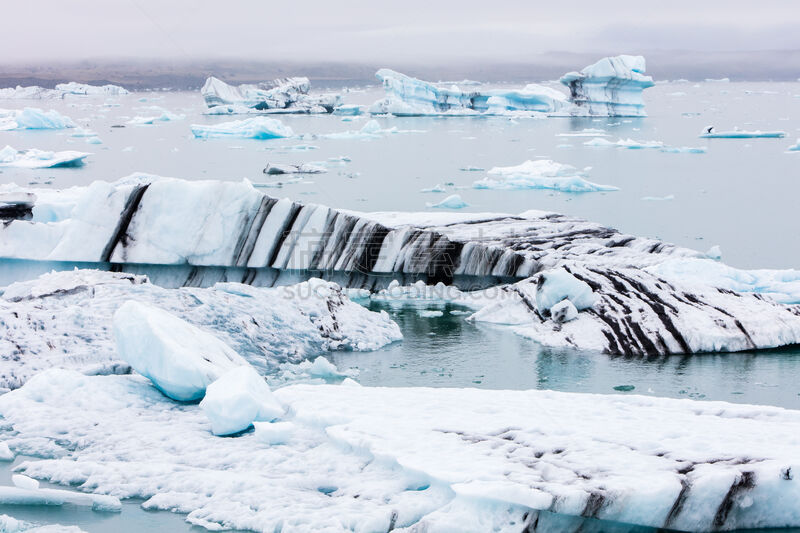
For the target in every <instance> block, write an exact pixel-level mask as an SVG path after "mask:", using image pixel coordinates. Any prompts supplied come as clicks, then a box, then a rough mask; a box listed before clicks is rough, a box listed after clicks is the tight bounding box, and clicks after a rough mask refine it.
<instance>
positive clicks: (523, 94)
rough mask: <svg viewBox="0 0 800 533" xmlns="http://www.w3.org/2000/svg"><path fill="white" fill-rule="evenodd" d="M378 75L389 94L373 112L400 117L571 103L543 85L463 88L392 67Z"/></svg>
mask: <svg viewBox="0 0 800 533" xmlns="http://www.w3.org/2000/svg"><path fill="white" fill-rule="evenodd" d="M375 76H376V77H377V78H378V79H379V80H380V81H381V83H383V88H384V90H385V91H386V97H385V98H383V99H381V100H378V101H377V102H375V103H374V104H372V106H371V107H370V109H369V111H370V113H372V114H387V113H389V114H392V115H396V116H424V115H476V114H505V113H508V112H513V111H526V112H541V113H550V112H553V111H559V110H561V109H563V108H565V107H566V106H567V98H566V95H564V94H563V93H561V92H559V91H557V90H555V89H551V88H550V87H544V86H542V85H536V84H531V85H526V86H525V88H524V89H515V90H501V89H494V90H492V89H490V90H480V91H477V90H476V91H462V90H461V89H459V88H458V87H457V86H455V85H453V86H451V87H442V86H439V85H435V84H433V83H429V82H426V81H422V80H418V79H416V78H412V77H410V76H406V75H405V74H401V73H399V72H395V71H393V70H390V69H385V68H384V69H380V70H379V71H378V72H377V73H376V74H375Z"/></svg>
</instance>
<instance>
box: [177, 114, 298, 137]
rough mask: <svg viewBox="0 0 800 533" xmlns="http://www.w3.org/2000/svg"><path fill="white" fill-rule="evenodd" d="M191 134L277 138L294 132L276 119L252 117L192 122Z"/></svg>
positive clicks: (199, 135)
mask: <svg viewBox="0 0 800 533" xmlns="http://www.w3.org/2000/svg"><path fill="white" fill-rule="evenodd" d="M192 134H193V135H194V136H195V137H197V138H200V139H213V138H238V139H278V138H281V137H291V136H292V135H294V132H293V131H292V128H290V127H288V126H285V125H284V124H283V123H282V122H281V121H280V120H278V119H275V118H268V117H252V118H246V119H244V120H234V121H231V122H223V123H220V124H215V125H205V124H192Z"/></svg>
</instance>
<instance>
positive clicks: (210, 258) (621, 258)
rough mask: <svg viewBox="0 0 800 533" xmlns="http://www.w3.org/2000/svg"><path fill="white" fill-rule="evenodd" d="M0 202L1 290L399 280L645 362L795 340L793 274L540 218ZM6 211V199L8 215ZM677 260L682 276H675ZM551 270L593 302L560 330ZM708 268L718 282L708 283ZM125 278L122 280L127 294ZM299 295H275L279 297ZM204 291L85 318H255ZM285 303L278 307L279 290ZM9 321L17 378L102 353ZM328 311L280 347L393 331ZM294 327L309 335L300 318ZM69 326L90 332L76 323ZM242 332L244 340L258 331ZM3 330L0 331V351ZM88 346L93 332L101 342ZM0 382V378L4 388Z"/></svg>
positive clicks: (243, 202)
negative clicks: (96, 279) (138, 312)
mask: <svg viewBox="0 0 800 533" xmlns="http://www.w3.org/2000/svg"><path fill="white" fill-rule="evenodd" d="M0 194H3V195H10V196H11V200H12V202H11V203H9V204H8V205H9V209H8V210H4V209H0V216H1V217H2V218H3V224H0V258H3V259H15V261H2V262H0V276H3V277H5V279H9V278H10V277H13V278H15V279H21V278H23V277H25V276H31V275H32V273H38V272H42V271H45V270H50V269H52V268H61V269H63V268H65V267H66V268H71V266H72V265H73V264H75V262H78V261H80V262H83V264H84V265H86V264H95V265H97V266H98V267H101V268H108V265H109V263H114V264H115V265H117V268H118V269H120V270H122V271H127V272H132V273H137V272H138V273H147V274H148V275H150V276H151V277H152V279H153V280H154V281H155V282H156V283H160V284H162V285H165V286H171V287H177V286H182V285H191V286H194V287H197V286H211V285H215V283H217V282H219V281H237V282H244V283H247V284H252V285H256V286H263V285H267V286H273V285H281V284H286V283H296V282H297V281H298V280H300V279H305V278H306V277H312V276H324V277H326V278H328V279H330V280H333V281H337V282H339V283H340V284H341V285H343V286H346V287H356V288H359V289H372V290H380V289H383V288H385V287H386V286H387V284H388V282H389V281H391V280H392V279H396V280H398V282H399V283H401V284H403V285H406V284H410V283H414V282H416V281H421V282H423V283H428V284H436V283H438V282H442V283H445V284H447V285H453V286H455V287H458V288H460V289H469V290H470V291H471V292H469V293H466V292H465V293H464V294H468V295H470V299H471V300H472V302H471V303H472V304H474V305H472V308H474V309H476V310H477V312H476V313H475V315H473V317H472V319H473V320H482V321H487V322H494V323H498V324H512V325H514V331H516V332H517V333H520V334H522V335H526V336H529V337H531V338H533V339H535V340H536V341H538V342H540V343H542V344H546V345H552V346H571V347H577V348H582V349H587V350H596V351H601V352H607V353H614V354H628V355H632V356H649V355H656V354H671V353H697V352H716V351H721V352H724V351H740V350H752V349H758V348H772V347H777V346H784V345H788V344H795V343H798V342H800V308H798V306H796V305H786V304H796V303H800V272H798V271H795V270H737V269H733V268H732V267H728V266H726V265H722V264H721V263H719V262H716V261H713V260H711V259H709V258H707V257H706V256H705V254H704V253H702V252H698V251H695V250H689V249H686V248H681V247H677V246H674V245H671V244H668V243H664V242H662V241H659V240H655V239H646V238H639V237H634V236H631V235H625V234H621V233H619V232H618V231H616V230H614V229H612V228H608V227H604V226H602V225H599V224H596V223H592V222H587V221H585V220H581V219H577V218H573V217H567V216H563V215H558V214H555V213H548V212H541V211H529V212H525V213H521V214H519V215H507V214H497V213H457V212H452V211H438V210H437V211H429V212H423V213H368V214H364V213H356V212H352V211H340V210H335V209H331V208H328V207H325V206H320V205H315V204H301V203H297V202H292V201H290V200H277V199H275V198H271V197H269V196H267V195H265V194H264V193H263V192H261V191H260V190H258V189H256V188H254V187H253V186H252V185H251V184H250V183H249V182H246V181H245V182H240V183H234V182H214V181H183V180H176V179H167V178H157V177H152V176H150V177H146V176H138V177H130V178H127V179H123V180H120V181H119V182H116V183H113V184H109V183H104V182H95V183H94V184H92V185H91V186H88V187H76V188H71V189H67V190H64V191H55V190H50V189H24V188H21V187H16V186H13V185H0ZM23 196H24V197H23ZM18 201H22V202H23V203H22V204H17V203H14V202H18ZM176 228H178V229H177V230H176ZM321 235H322V236H323V237H322V238H321V237H320V236H321ZM689 259H692V260H693V261H697V263H690V262H689V261H688V260H689ZM53 261H60V263H54V262H53ZM672 261H675V262H676V263H677V265H681V264H683V265H689V264H691V265H692V268H693V269H694V270H695V272H696V274H695V275H694V277H690V276H687V275H685V274H684V273H682V272H681V270H680V269H679V268H677V267H676V266H674V265H673V263H672ZM558 268H563V269H565V270H567V271H568V272H570V274H572V275H573V276H574V277H575V278H577V279H579V280H581V281H584V282H586V283H587V284H588V285H589V286H590V287H592V291H593V292H594V293H595V295H596V303H595V305H594V306H593V307H592V308H591V309H585V310H581V311H580V312H579V316H578V317H577V318H575V319H574V320H570V321H568V322H566V323H563V324H560V323H557V322H555V321H554V320H552V319H551V318H549V317H548V316H547V314H546V313H545V312H543V311H542V310H539V309H537V307H536V298H535V295H536V287H537V284H538V283H539V280H540V278H541V276H542V275H545V276H546V275H547V273H548V272H549V271H551V270H553V269H558ZM721 268H724V269H726V270H725V271H724V272H723V271H720V269H721ZM33 275H35V274H33ZM53 279H58V278H53ZM137 279H138V278H137ZM125 283H127V284H128V285H132V282H131V281H127V282H125ZM315 283H317V284H318V285H314V286H318V287H320V288H321V289H324V291H326V292H330V295H329V296H327V297H325V298H323V297H320V298H315V299H311V300H310V301H311V302H316V303H315V304H314V305H319V306H323V305H326V306H327V305H328V304H330V302H329V299H332V300H333V301H338V300H337V298H342V297H343V294H342V293H340V292H339V293H337V292H336V291H337V290H338V289H336V290H334V289H333V288H331V287H330V286H328V285H327V284H325V283H326V282H321V281H318V282H315ZM145 285H146V288H144V289H142V288H140V287H144V286H145ZM19 286H20V287H23V288H24V287H28V285H25V284H22V285H19ZM308 286H309V285H304V284H300V285H292V287H296V290H301V289H302V288H303V287H308ZM13 287H14V286H12V287H10V288H9V289H7V290H6V291H5V294H4V296H3V298H2V299H0V303H3V301H4V300H5V301H11V302H12V303H13V301H14V300H16V299H17V298H18V297H19V296H18V295H19V291H20V289H13V290H12V288H13ZM222 287H224V290H227V291H232V292H235V293H236V294H240V293H245V294H246V291H248V290H252V291H255V294H259V295H261V294H263V293H262V292H261V291H268V289H250V288H249V287H248V286H247V285H242V284H235V285H232V286H229V285H223V286H222ZM222 287H220V285H219V284H217V285H215V288H214V289H210V290H202V289H183V290H184V291H187V292H188V293H190V294H194V291H201V292H200V293H198V294H200V295H201V296H198V298H200V297H202V298H204V299H206V300H208V299H210V300H211V301H212V302H213V303H214V305H210V308H209V309H203V311H204V312H205V313H206V315H208V316H205V317H203V318H202V319H199V318H195V319H194V320H192V319H191V318H192V317H194V316H195V314H194V313H195V312H199V311H191V310H187V309H185V308H184V307H183V306H181V305H178V303H176V302H174V301H172V300H170V298H169V297H166V296H163V295H160V292H159V291H160V290H161V289H157V288H153V287H152V286H151V285H150V284H144V285H142V284H138V285H134V286H133V288H131V287H129V286H126V287H125V288H124V289H119V288H115V289H113V291H112V290H111V289H105V288H104V289H99V290H94V294H98V293H100V294H108V293H112V294H113V295H114V298H115V299H114V300H113V302H115V303H114V304H113V307H111V308H109V307H103V306H109V305H110V304H109V301H111V300H104V299H99V300H97V302H98V303H97V305H99V306H100V307H99V309H101V310H103V311H102V312H101V311H95V314H100V315H102V316H105V317H108V316H110V314H111V313H112V312H113V310H115V309H116V307H117V306H119V302H121V301H124V300H128V299H137V300H138V299H140V298H138V297H133V296H131V295H130V294H131V292H134V293H137V294H138V293H142V294H146V295H149V296H148V297H147V298H145V299H144V301H145V302H146V303H150V304H155V305H158V306H159V307H161V308H163V309H164V310H166V311H167V312H170V313H172V314H175V315H176V316H179V317H180V318H182V319H184V320H187V321H189V322H191V323H194V324H195V325H200V326H201V327H202V325H203V324H206V323H207V321H210V320H212V318H213V317H214V316H218V314H215V313H218V311H216V310H217V309H218V308H220V307H223V306H222V302H224V303H225V304H226V305H227V306H229V308H233V307H236V306H239V305H241V306H242V307H238V308H237V309H241V311H240V312H241V313H242V314H247V313H249V314H250V315H253V316H254V317H256V316H261V315H255V314H254V311H253V308H252V307H249V306H248V305H246V304H245V303H242V300H241V298H233V299H231V298H225V299H223V300H220V298H222V296H220V290H221V288H222ZM229 287H233V288H229ZM479 289H481V290H479ZM26 290H27V289H26ZM88 290H89V289H85V290H81V291H77V292H76V296H75V298H83V299H81V300H80V302H81V304H80V305H83V306H89V304H91V303H92V302H93V301H94V300H91V299H89V300H84V299H85V298H87V293H86V291H88ZM281 290H287V289H273V291H275V292H268V293H267V294H268V295H263V296H253V297H252V298H253V299H256V298H274V297H275V295H276V294H280V292H279V291H281ZM292 291H293V292H292V294H295V292H294V291H295V289H293V290H292ZM23 293H24V291H23ZM58 294H59V295H60V296H59V299H55V298H54V299H53V300H48V301H47V304H46V305H44V307H43V308H42V311H41V313H44V314H42V315H41V316H42V318H41V320H44V321H45V324H48V326H47V327H56V326H57V327H62V328H69V327H73V326H70V324H73V322H71V321H69V320H68V319H69V317H70V316H71V315H69V314H68V313H65V312H64V313H54V312H52V306H54V305H56V304H57V302H58V301H59V300H64V301H73V300H71V298H72V296H69V295H64V294H62V292H58ZM172 294H176V293H172ZM177 294H180V295H181V297H180V298H181V299H180V301H181V302H184V301H185V299H186V298H188V296H186V293H183V292H179V293H177ZM337 294H338V295H339V296H336V295H337ZM472 295H474V298H473V297H472ZM289 300H290V302H291V303H292V305H288V306H286V307H287V308H286V309H284V306H282V307H281V309H282V311H281V312H283V311H286V312H287V313H292V312H294V311H293V310H296V309H297V306H300V305H302V304H303V302H305V300H303V299H302V298H300V299H299V300H298V301H295V300H294V297H292V298H290V299H289ZM349 303H352V302H349ZM456 303H459V302H458V301H456ZM466 303H467V304H470V302H466ZM30 305H34V304H30ZM41 305H42V304H40V306H41ZM76 305H78V304H76ZM253 305H255V303H253ZM330 305H334V304H330ZM342 305H344V304H342ZM353 305H355V304H353ZM262 307H263V306H262ZM191 309H193V308H191ZM255 309H259V307H256V308H255ZM325 309H328V310H327V311H325ZM89 311H90V309H79V310H76V312H81V313H88V312H89ZM238 312H239V311H236V314H232V313H234V311H228V318H227V319H222V320H221V323H222V324H224V325H225V326H228V325H229V324H230V323H234V322H233V321H234V318H232V317H234V316H239V315H238ZM261 312H263V311H261ZM314 312H315V313H320V312H321V314H320V315H314V316H321V317H322V318H324V319H325V320H332V319H331V318H330V317H331V316H332V315H331V313H333V311H331V308H329V307H323V308H322V311H314ZM15 313H16V314H18V315H19V316H20V317H26V316H28V314H29V313H33V314H34V315H35V316H40V315H39V314H37V313H38V312H34V311H33V310H27V309H15V308H13V307H12V308H11V309H9V310H8V311H7V313H6V315H5V318H3V322H2V323H3V324H6V325H7V327H8V328H9V329H8V331H9V332H12V333H13V332H16V331H18V332H19V333H18V334H19V335H23V334H24V335H25V336H24V337H23V339H22V341H16V344H15V343H14V342H12V341H10V340H8V341H7V342H9V343H10V344H8V345H7V347H6V348H5V349H4V350H3V349H0V353H5V354H8V355H7V357H9V358H11V359H9V360H16V359H19V360H20V361H21V362H20V363H19V364H20V365H23V366H24V367H25V368H27V369H28V370H26V372H32V371H33V369H35V368H37V367H36V365H37V364H50V366H53V365H52V364H51V363H48V362H46V361H43V358H44V357H45V356H43V355H37V357H27V358H19V357H18V356H19V348H17V344H19V346H27V345H33V346H35V347H36V349H35V350H34V349H31V348H26V349H25V350H27V352H26V353H37V354H42V353H44V354H46V355H48V356H51V357H55V358H57V359H59V360H61V359H63V353H64V352H63V350H61V349H59V348H58V346H60V345H62V344H63V343H65V342H66V343H69V342H80V343H81V344H80V346H81V349H83V350H85V351H86V353H87V354H95V353H97V352H100V353H104V352H103V350H104V349H105V348H106V346H107V345H104V344H103V342H102V341H97V342H94V343H92V344H91V345H90V347H89V348H87V347H86V346H85V344H83V343H84V342H85V341H84V340H82V339H84V338H92V337H91V335H88V334H86V333H85V332H82V333H81V335H78V336H76V337H77V338H76V339H72V338H71V337H69V338H62V336H54V337H52V339H51V338H50V337H47V336H46V335H44V334H42V333H41V332H40V331H39V330H38V329H36V333H35V334H34V333H31V328H33V326H32V325H30V324H28V322H27V319H25V318H14V314H15ZM105 313H107V314H105ZM341 314H342V311H337V312H336V313H335V316H336V317H338V319H337V320H336V321H335V326H334V324H333V323H330V322H325V324H327V326H326V328H325V329H324V331H326V332H330V331H338V333H335V334H326V336H325V337H324V339H326V340H324V342H323V341H322V340H320V335H321V333H320V332H319V331H318V330H315V331H314V333H313V335H311V334H309V335H310V336H305V335H302V334H300V333H298V334H297V335H294V336H290V335H287V336H286V337H287V340H286V341H285V342H291V343H292V344H293V345H297V343H298V341H297V339H298V338H302V339H306V340H308V342H309V343H311V344H310V345H316V346H329V345H330V344H326V343H333V342H334V340H336V339H340V338H342V337H343V336H344V337H346V338H347V342H345V345H348V344H349V345H352V346H360V347H362V348H364V347H366V346H374V345H369V344H362V343H366V341H367V340H368V339H371V338H375V339H380V340H385V339H387V338H391V337H392V334H391V331H392V330H391V328H394V327H396V326H395V325H393V324H392V323H391V321H388V322H389V323H388V324H387V323H385V322H383V320H384V319H383V318H380V316H375V317H373V318H374V321H372V320H371V319H370V318H369V317H362V318H361V319H359V320H367V321H369V323H370V327H373V328H376V329H377V330H379V331H383V332H384V333H382V334H380V335H377V334H376V333H375V332H374V331H372V332H369V334H367V333H366V332H364V331H362V330H359V329H358V326H356V325H355V324H358V321H354V322H351V326H346V325H345V324H343V323H342V319H341ZM78 316H79V317H80V320H82V321H83V322H85V323H86V324H96V325H95V326H93V327H97V328H100V327H102V326H103V325H105V327H107V322H103V321H102V320H101V321H100V322H92V321H90V320H87V319H86V318H85V316H84V315H78ZM370 316H372V315H370ZM62 320H64V321H66V322H60V321H62ZM98 320H99V319H98ZM103 320H106V321H107V320H108V318H104V319H103ZM197 320H200V323H199V324H198V323H197V322H196V321H197ZM256 320H257V321H258V322H259V324H262V327H265V326H263V324H268V325H270V324H274V323H275V321H274V320H271V319H268V318H263V317H262V318H261V319H258V318H256ZM304 320H305V321H306V322H303V321H301V323H303V324H306V325H308V320H309V319H308V318H306V319H304ZM314 320H316V318H314ZM53 321H55V326H52V323H53ZM211 323H212V324H213V322H211ZM376 324H377V325H380V324H384V326H385V327H384V326H378V327H376ZM390 324H391V325H390ZM23 326H25V327H23ZM57 327H56V329H57ZM218 327H220V326H215V329H214V330H213V331H211V332H210V333H212V334H214V335H216V336H217V337H219V338H220V339H221V340H222V341H223V342H225V343H226V344H228V345H229V346H231V347H232V348H233V349H234V350H236V351H237V352H238V353H240V354H241V355H242V356H243V357H245V359H247V360H248V362H250V363H251V364H254V365H255V364H256V362H259V361H260V362H261V364H262V365H263V366H268V365H269V364H270V362H272V361H275V360H276V359H277V358H278V357H281V356H282V357H284V358H285V357H287V355H285V352H281V354H282V355H276V356H273V355H272V354H273V353H274V352H273V351H271V350H270V349H267V348H264V347H263V345H262V344H260V341H258V342H255V341H249V340H247V339H248V338H247V337H244V338H243V337H242V336H241V335H244V333H240V332H239V330H237V336H236V337H234V338H231V335H232V333H230V332H227V331H226V330H225V329H222V330H219V329H216V328H218ZM308 327H313V322H312V325H311V326H308ZM347 327H352V328H355V329H354V330H353V335H354V337H348V336H347V335H345V333H344V332H345V331H351V330H347V329H346V328H347ZM336 328H338V329H336ZM386 328H389V329H386ZM84 330H86V331H94V330H91V329H89V326H88V325H85V326H84ZM62 331H63V330H62ZM244 331H245V332H248V333H247V334H248V335H249V334H253V335H262V333H261V332H260V329H259V328H255V329H254V330H252V331H251V330H250V329H248V328H245V330H244ZM12 333H3V334H2V335H0V339H3V340H6V338H8V339H10V338H11V337H9V335H11V334H12ZM98 335H99V334H98ZM104 335H106V337H107V333H106V334H104ZM106 337H102V336H101V338H106ZM258 338H261V337H258ZM46 339H50V340H51V342H53V343H54V345H55V346H57V348H56V350H55V351H52V349H51V348H49V347H48V346H47V344H46ZM53 339H55V340H57V342H54V340H53ZM0 342H3V341H0ZM254 343H255V344H256V345H257V346H259V348H258V350H257V351H256V352H255V353H256V354H257V355H253V347H252V346H253V344H254ZM314 343H318V344H314ZM334 344H336V343H334ZM337 345H338V344H337ZM242 346H244V348H243V347H242ZM277 346H282V347H285V344H283V343H278V344H277ZM264 350H266V352H265V351H264ZM309 351H311V350H309ZM305 353H308V352H305ZM99 360H100V361H103V362H104V363H105V364H106V365H107V366H105V367H102V368H104V369H105V371H108V368H109V367H110V363H111V362H112V361H118V360H117V359H114V357H113V356H109V355H107V354H106V355H105V356H104V357H101V358H99ZM1 368H2V367H0V369H1ZM39 368H41V367H39ZM9 369H10V370H9V372H10V373H12V374H15V373H18V372H21V371H20V370H19V369H17V368H16V367H9ZM27 375H30V374H27ZM5 379H11V381H12V382H13V380H14V379H16V378H14V376H11V378H9V377H6V378H5ZM18 381H19V380H18ZM22 381H24V379H22ZM0 386H2V385H0Z"/></svg>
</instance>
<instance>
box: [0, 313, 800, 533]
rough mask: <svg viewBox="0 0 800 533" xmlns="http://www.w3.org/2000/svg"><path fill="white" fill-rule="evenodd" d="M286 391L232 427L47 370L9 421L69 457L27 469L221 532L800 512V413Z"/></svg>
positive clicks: (658, 401)
mask: <svg viewBox="0 0 800 533" xmlns="http://www.w3.org/2000/svg"><path fill="white" fill-rule="evenodd" d="M574 322H575V320H571V321H566V322H564V323H563V327H565V328H566V327H568V326H569V325H570V324H573V323H574ZM76 391H79V392H80V393H79V394H77V393H76ZM274 396H275V399H276V400H277V401H278V402H280V404H281V405H282V406H285V407H286V412H287V415H286V416H285V417H283V418H282V421H281V422H279V423H278V424H280V425H278V424H268V423H259V422H256V424H255V427H256V430H255V432H253V433H244V434H242V435H240V436H238V437H236V438H224V439H222V438H218V437H215V436H214V435H213V434H212V433H211V431H210V429H211V428H210V424H209V421H208V419H207V418H206V416H205V413H203V410H202V409H201V407H199V406H197V405H185V404H183V405H182V404H176V403H174V402H172V401H170V400H169V399H168V398H166V397H164V396H162V395H161V394H159V393H158V392H157V391H155V390H154V389H153V388H152V387H151V386H149V384H148V383H147V382H146V380H144V379H142V378H141V377H139V376H135V375H134V376H132V375H126V376H84V375H81V374H79V373H76V372H72V371H67V370H48V371H46V372H43V373H41V374H39V375H37V376H36V377H34V378H33V379H31V380H30V381H29V382H28V383H27V384H26V385H25V386H24V387H22V388H20V389H18V390H15V391H12V392H10V393H8V394H5V395H3V396H0V415H2V416H3V418H4V423H5V424H7V425H9V426H10V427H11V428H13V430H14V440H15V443H16V444H17V445H18V446H20V447H21V448H24V449H27V450H30V451H32V452H35V453H37V454H41V455H47V456H49V457H52V458H51V459H48V460H43V461H28V462H23V463H22V464H21V465H19V467H18V469H19V470H20V471H21V472H24V474H25V475H27V476H31V477H35V478H41V479H49V480H52V481H56V482H60V483H65V484H66V483H70V484H73V485H75V486H77V487H79V488H81V489H83V490H87V491H94V492H95V493H98V494H110V493H111V494H114V495H115V496H117V497H121V498H127V497H136V498H143V499H144V500H145V501H144V503H143V504H142V505H143V507H144V508H145V509H164V510H172V511H175V510H179V511H180V512H184V513H188V516H187V518H186V519H187V521H188V522H190V523H192V524H195V525H200V526H204V527H207V528H209V529H219V528H222V527H225V528H235V529H249V530H255V531H274V530H276V529H283V530H290V529H295V530H307V531H318V530H323V529H326V530H330V531H352V530H355V529H358V530H362V531H389V530H392V529H403V528H415V529H417V530H425V531H463V532H469V533H471V532H476V533H477V532H483V531H521V530H526V531H531V532H534V531H541V532H549V531H577V530H587V529H590V528H592V527H594V528H597V529H598V530H600V529H602V525H603V524H604V522H597V520H601V521H609V522H614V523H617V524H627V525H629V527H634V528H635V527H642V526H644V527H651V528H664V529H667V530H682V531H719V530H732V529H747V528H771V527H793V526H796V525H798V524H800V516H798V513H797V507H796V501H797V498H798V497H800V486H798V484H799V483H800V481H798V478H797V476H796V475H795V473H794V471H795V470H796V468H797V465H796V463H797V458H796V456H797V454H796V450H797V447H798V437H797V435H798V434H800V413H799V412H797V411H792V410H786V409H780V408H776V407H768V406H748V405H735V404H729V403H724V402H698V401H690V400H673V399H663V398H651V397H643V396H636V395H629V396H622V395H619V394H615V395H598V394H576V393H563V392H554V391H538V390H531V391H498V390H479V389H446V388H436V389H432V388H403V387H393V388H383V387H380V388H379V387H360V386H341V385H293V386H288V387H283V388H281V389H278V390H276V391H275V392H274ZM432 405H435V406H436V409H431V408H430V406H432ZM476 406H479V408H476ZM387 421H391V423H387ZM654 421H657V423H654ZM54 435H58V439H57V440H54V439H53V436H54ZM131 442H135V443H136V445H135V446H130V445H129V446H120V443H131ZM698 442H702V443H703V445H702V446H697V443H698ZM152 465H158V468H153V467H152ZM20 490H21V489H20ZM39 490H42V489H39ZM59 492H66V491H59ZM70 494H73V495H74V494H75V493H70ZM78 496H82V497H84V498H87V499H88V498H108V497H107V496H99V495H98V496H95V495H92V494H78ZM356 496H358V498H356ZM584 526H585V527H584Z"/></svg>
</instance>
